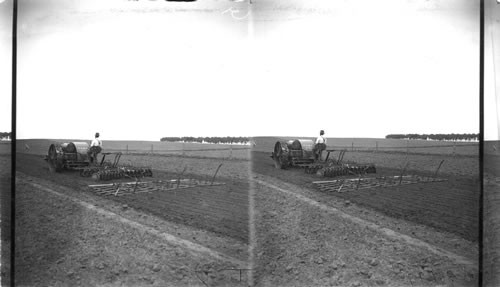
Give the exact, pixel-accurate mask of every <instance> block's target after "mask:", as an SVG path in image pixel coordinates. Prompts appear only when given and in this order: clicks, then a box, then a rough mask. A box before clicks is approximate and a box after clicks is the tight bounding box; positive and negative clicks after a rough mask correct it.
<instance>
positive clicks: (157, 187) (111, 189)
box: [89, 178, 225, 196]
mask: <svg viewBox="0 0 500 287" xmlns="http://www.w3.org/2000/svg"><path fill="white" fill-rule="evenodd" d="M224 184H225V183H221V182H213V181H208V180H196V179H190V178H188V179H172V180H159V181H135V182H118V183H108V184H93V185H89V188H90V189H91V190H92V191H93V192H94V193H95V194H97V195H103V196H124V195H131V194H138V193H145V192H146V193H147V192H162V191H172V190H177V189H184V188H192V187H197V186H215V185H224Z"/></svg>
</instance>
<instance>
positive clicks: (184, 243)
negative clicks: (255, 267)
mask: <svg viewBox="0 0 500 287" xmlns="http://www.w3.org/2000/svg"><path fill="white" fill-rule="evenodd" d="M26 183H27V184H29V185H31V186H33V187H35V188H36V190H37V191H44V192H49V193H51V194H53V195H56V196H59V197H62V198H64V199H67V200H70V201H72V202H74V203H76V204H78V205H80V206H83V207H85V208H87V209H89V210H93V211H95V212H97V213H99V214H101V215H104V216H106V217H108V218H111V219H114V220H116V221H119V222H120V223H123V224H126V225H129V226H131V227H133V228H136V229H139V230H141V231H143V232H147V233H149V234H152V235H155V236H157V237H159V238H161V239H164V240H166V241H168V242H169V243H171V244H173V245H176V246H180V247H183V248H186V249H187V250H188V251H190V253H192V254H193V255H195V256H200V254H204V255H208V256H211V257H213V258H215V259H218V260H221V261H226V262H231V263H233V264H235V265H238V266H239V268H246V266H247V263H246V262H244V261H241V260H239V259H236V258H233V257H230V256H227V255H225V254H222V253H220V252H217V251H214V250H212V249H209V248H206V247H204V246H202V245H199V244H196V243H193V242H191V241H188V240H184V239H182V238H179V237H176V236H174V235H172V234H169V233H166V232H160V231H158V230H156V229H154V228H151V227H148V226H145V225H143V224H141V223H139V222H136V221H133V220H130V219H127V218H125V217H122V216H120V215H118V214H116V213H114V212H111V211H108V210H105V209H102V208H99V207H97V206H95V205H92V204H90V203H88V202H85V201H82V200H80V199H77V198H74V197H72V196H69V195H65V194H62V193H59V192H57V191H54V190H52V189H50V188H47V187H45V186H43V185H40V184H37V183H33V182H26Z"/></svg>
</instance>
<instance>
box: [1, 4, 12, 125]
mask: <svg viewBox="0 0 500 287" xmlns="http://www.w3.org/2000/svg"><path fill="white" fill-rule="evenodd" d="M11 47H12V2H11V1H3V0H0V132H9V131H11V130H12V126H11V125H12V121H11V119H12V48H11Z"/></svg>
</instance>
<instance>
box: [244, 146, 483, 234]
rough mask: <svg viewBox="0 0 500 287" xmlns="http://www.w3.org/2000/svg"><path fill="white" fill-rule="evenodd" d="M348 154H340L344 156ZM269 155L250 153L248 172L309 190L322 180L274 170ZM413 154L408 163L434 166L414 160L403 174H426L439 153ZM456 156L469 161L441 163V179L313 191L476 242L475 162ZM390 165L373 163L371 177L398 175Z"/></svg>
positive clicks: (311, 176) (430, 173) (477, 188)
mask: <svg viewBox="0 0 500 287" xmlns="http://www.w3.org/2000/svg"><path fill="white" fill-rule="evenodd" d="M348 153H349V152H348ZM348 153H347V154H346V157H348ZM269 155H270V153H269V152H267V153H265V152H253V154H252V156H253V171H254V172H255V173H260V174H265V175H268V176H272V177H275V178H278V179H280V180H283V181H285V182H290V183H293V184H297V185H299V186H303V187H307V188H311V189H314V187H313V185H312V181H314V180H327V179H325V178H319V177H317V176H315V175H309V174H305V173H304V171H303V170H302V169H289V170H277V169H275V168H274V165H273V161H272V159H271V158H270V157H269ZM354 156H356V154H353V155H351V156H350V158H353V157H354ZM357 156H358V157H360V156H359V155H357ZM380 156H383V155H380ZM401 157H403V158H401V159H400V161H399V162H404V155H401ZM413 157H414V158H415V160H414V161H413V162H428V161H433V162H436V166H433V167H429V166H427V165H425V164H422V165H417V164H414V165H413V167H412V166H410V167H411V169H410V170H408V171H406V173H405V174H417V175H432V172H431V171H432V170H433V169H434V170H435V169H436V167H437V165H438V164H439V158H438V157H437V156H435V155H420V156H418V155H413ZM420 157H421V158H420ZM457 160H459V161H460V162H462V161H463V162H464V164H466V163H467V162H469V165H468V166H463V167H461V166H460V165H455V166H451V164H448V163H447V162H446V164H448V165H449V166H448V167H447V168H446V169H445V170H444V171H440V173H439V177H440V178H444V179H446V181H444V182H433V183H419V184H410V185H403V186H395V187H380V188H372V189H365V190H357V191H352V192H345V193H337V192H331V193H322V192H320V191H319V190H318V194H317V197H318V198H321V200H322V201H328V198H329V197H337V198H342V199H344V200H348V201H350V202H354V203H356V204H359V205H361V206H365V207H369V208H372V209H375V210H377V211H381V212H383V213H384V214H387V215H390V216H392V217H396V218H402V219H406V220H409V221H412V222H416V223H420V224H424V225H427V226H430V227H433V228H437V229H439V230H444V231H448V232H452V233H454V234H457V235H459V236H461V237H462V238H464V239H467V240H470V241H474V242H477V240H478V223H479V217H478V215H479V188H480V185H479V178H478V177H477V173H476V176H474V174H471V173H468V172H469V170H470V165H473V166H474V165H475V166H477V159H476V158H472V157H464V158H460V159H457ZM391 164H392V167H391V166H390V165H391ZM396 164H397V162H395V161H392V162H386V164H385V166H380V165H377V164H376V165H377V174H376V175H371V176H382V175H388V176H394V175H399V174H400V173H401V169H396V168H395V165H396ZM388 166H389V167H388ZM444 167H445V166H443V168H444Z"/></svg>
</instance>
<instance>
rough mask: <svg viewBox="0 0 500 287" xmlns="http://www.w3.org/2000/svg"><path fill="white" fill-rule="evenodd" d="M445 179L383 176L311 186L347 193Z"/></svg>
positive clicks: (327, 181) (338, 180) (326, 182)
mask: <svg viewBox="0 0 500 287" xmlns="http://www.w3.org/2000/svg"><path fill="white" fill-rule="evenodd" d="M441 181H446V179H442V178H436V177H425V176H417V175H405V176H383V177H365V178H361V177H359V178H349V179H336V180H324V181H313V185H314V186H316V187H317V188H318V189H319V190H321V191H326V192H347V191H354V190H359V189H369V188H376V187H390V186H399V185H407V184H416V183H429V182H441Z"/></svg>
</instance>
